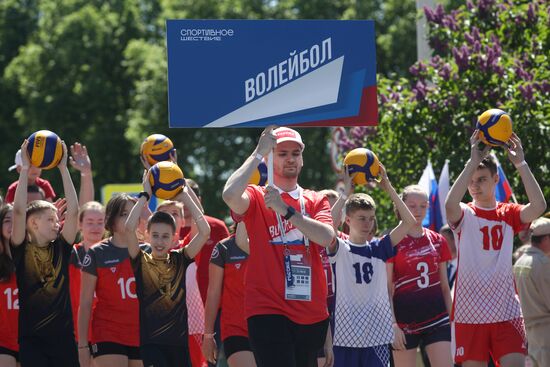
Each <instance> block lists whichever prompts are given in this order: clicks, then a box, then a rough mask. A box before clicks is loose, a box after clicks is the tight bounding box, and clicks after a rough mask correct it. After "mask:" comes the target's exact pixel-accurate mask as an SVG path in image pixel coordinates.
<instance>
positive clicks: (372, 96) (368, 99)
mask: <svg viewBox="0 0 550 367" xmlns="http://www.w3.org/2000/svg"><path fill="white" fill-rule="evenodd" d="M377 125H378V94H377V88H376V85H373V86H370V87H367V88H364V89H363V94H362V96H361V105H360V107H359V114H358V115H357V116H352V117H343V118H340V119H332V120H321V121H314V122H304V123H299V124H292V125H289V126H377Z"/></svg>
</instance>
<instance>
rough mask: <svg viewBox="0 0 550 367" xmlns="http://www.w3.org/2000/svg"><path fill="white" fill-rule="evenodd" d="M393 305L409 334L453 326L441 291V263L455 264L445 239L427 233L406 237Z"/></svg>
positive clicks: (400, 247) (396, 259)
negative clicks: (443, 326) (417, 236)
mask: <svg viewBox="0 0 550 367" xmlns="http://www.w3.org/2000/svg"><path fill="white" fill-rule="evenodd" d="M396 247H397V255H396V256H395V257H394V258H392V259H390V260H389V261H388V262H392V263H394V267H393V283H394V286H395V292H394V295H393V304H394V310H395V317H396V319H397V323H398V324H399V327H400V328H401V329H403V331H404V332H405V333H406V334H415V333H420V332H425V331H427V330H428V329H430V328H432V327H437V326H441V325H445V324H448V323H449V314H448V313H447V309H446V307H445V299H444V297H443V293H442V291H441V282H440V277H439V267H440V263H442V262H446V261H449V260H451V253H450V252H449V247H448V245H447V241H445V238H444V237H443V236H441V235H440V234H439V233H436V232H434V231H432V230H429V229H424V234H423V235H422V237H419V238H414V237H411V236H407V237H405V238H404V239H403V240H401V242H399V243H398V244H397V246H396Z"/></svg>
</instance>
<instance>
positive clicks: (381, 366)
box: [333, 344, 390, 367]
mask: <svg viewBox="0 0 550 367" xmlns="http://www.w3.org/2000/svg"><path fill="white" fill-rule="evenodd" d="M333 350H334V367H388V366H389V365H390V347H389V345H386V344H384V345H377V346H374V347H367V348H348V347H338V346H334V348H333Z"/></svg>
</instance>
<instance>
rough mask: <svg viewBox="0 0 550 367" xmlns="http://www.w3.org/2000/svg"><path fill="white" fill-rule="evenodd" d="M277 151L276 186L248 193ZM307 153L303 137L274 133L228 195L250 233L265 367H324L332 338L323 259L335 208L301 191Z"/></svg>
mask: <svg viewBox="0 0 550 367" xmlns="http://www.w3.org/2000/svg"><path fill="white" fill-rule="evenodd" d="M272 150H274V154H273V176H274V185H273V186H268V187H267V188H262V187H260V186H256V185H248V182H249V179H250V176H251V175H252V173H253V171H254V170H255V169H256V167H257V166H258V163H259V162H260V161H261V160H262V158H263V157H264V156H266V155H268V154H269V153H270V152H271V151H272ZM303 150H304V143H303V142H302V138H301V137H300V134H299V133H298V132H297V131H295V130H292V129H289V128H285V127H281V128H278V129H274V127H273V126H270V127H267V128H266V129H265V130H264V131H263V133H262V135H261V137H260V140H259V142H258V145H257V147H256V149H255V150H254V152H253V153H252V155H251V156H250V157H248V159H247V160H246V161H245V162H244V163H243V164H242V166H241V167H240V168H239V169H237V170H236V171H235V172H234V173H233V174H232V175H231V177H230V178H229V179H228V180H227V183H226V184H225V188H224V190H223V199H224V201H225V202H226V203H227V205H229V207H230V208H231V210H232V211H233V214H234V216H235V217H238V218H236V219H241V220H243V221H244V223H245V224H246V227H247V229H248V235H249V240H250V256H249V258H248V269H247V274H246V279H245V284H246V286H245V287H246V288H245V305H244V307H245V316H246V317H247V320H248V330H249V339H250V344H251V347H252V350H253V352H254V356H255V358H256V362H257V364H258V367H271V366H308V367H309V366H316V363H317V358H316V353H317V351H318V350H319V349H320V348H321V347H322V346H323V343H324V340H325V336H326V332H327V326H328V312H327V302H326V297H327V285H326V278H325V274H324V271H323V265H322V262H321V256H320V254H319V251H320V249H321V246H322V247H327V246H328V245H330V244H331V243H332V242H333V241H334V240H335V233H334V230H333V228H332V218H331V215H330V207H329V203H328V200H327V199H326V198H325V197H324V196H323V195H321V194H319V193H317V192H315V191H311V190H305V189H302V188H301V187H300V186H299V185H298V176H299V174H300V171H301V170H302V166H303V159H302V151H303Z"/></svg>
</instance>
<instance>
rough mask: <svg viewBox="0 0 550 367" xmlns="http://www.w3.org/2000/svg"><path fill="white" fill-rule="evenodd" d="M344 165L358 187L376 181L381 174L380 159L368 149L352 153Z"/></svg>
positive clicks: (359, 149)
mask: <svg viewBox="0 0 550 367" xmlns="http://www.w3.org/2000/svg"><path fill="white" fill-rule="evenodd" d="M344 165H345V166H347V167H348V172H349V174H350V176H353V182H354V183H355V184H356V185H365V184H366V183H367V182H369V181H373V180H376V178H377V177H378V174H379V173H380V162H379V161H378V157H377V156H376V154H374V153H373V152H372V151H370V150H369V149H366V148H356V149H353V150H352V151H350V152H349V153H348V154H347V155H346V157H345V158H344ZM354 174H355V176H354Z"/></svg>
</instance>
